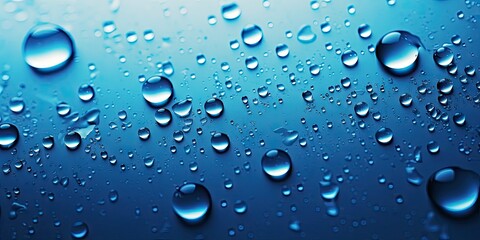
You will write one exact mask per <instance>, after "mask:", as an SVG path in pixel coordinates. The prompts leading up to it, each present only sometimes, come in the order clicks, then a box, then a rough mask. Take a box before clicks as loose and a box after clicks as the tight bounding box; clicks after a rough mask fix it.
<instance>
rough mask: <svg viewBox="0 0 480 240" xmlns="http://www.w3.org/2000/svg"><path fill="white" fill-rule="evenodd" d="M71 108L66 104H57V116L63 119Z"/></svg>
mask: <svg viewBox="0 0 480 240" xmlns="http://www.w3.org/2000/svg"><path fill="white" fill-rule="evenodd" d="M71 110H72V108H71V107H70V105H68V103H66V102H60V103H58V104H57V114H58V115H59V116H61V117H65V116H67V115H68V114H70V111H71Z"/></svg>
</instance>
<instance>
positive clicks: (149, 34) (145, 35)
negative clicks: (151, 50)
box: [143, 29, 155, 42]
mask: <svg viewBox="0 0 480 240" xmlns="http://www.w3.org/2000/svg"><path fill="white" fill-rule="evenodd" d="M143 39H145V41H147V42H149V41H152V40H153V39H155V33H154V32H153V30H152V29H147V30H145V31H143Z"/></svg>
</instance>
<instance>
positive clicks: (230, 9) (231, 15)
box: [222, 3, 242, 20]
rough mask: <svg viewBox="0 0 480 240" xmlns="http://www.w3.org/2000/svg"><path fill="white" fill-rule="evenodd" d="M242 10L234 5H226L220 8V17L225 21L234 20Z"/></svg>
mask: <svg viewBox="0 0 480 240" xmlns="http://www.w3.org/2000/svg"><path fill="white" fill-rule="evenodd" d="M240 14H242V10H241V9H240V7H239V6H238V4H236V3H227V4H224V5H223V6H222V17H223V18H224V19H226V20H234V19H237V18H238V17H240Z"/></svg>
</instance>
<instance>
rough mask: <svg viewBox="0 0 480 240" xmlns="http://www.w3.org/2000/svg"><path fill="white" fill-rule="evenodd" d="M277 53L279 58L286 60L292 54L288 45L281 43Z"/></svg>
mask: <svg viewBox="0 0 480 240" xmlns="http://www.w3.org/2000/svg"><path fill="white" fill-rule="evenodd" d="M275 52H276V53H277V56H278V57H279V58H286V57H288V55H289V54H290V49H289V48H288V46H287V45H286V44H283V43H281V44H278V45H277V47H276V48H275Z"/></svg>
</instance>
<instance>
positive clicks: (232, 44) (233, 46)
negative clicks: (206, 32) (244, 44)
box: [230, 39, 240, 50]
mask: <svg viewBox="0 0 480 240" xmlns="http://www.w3.org/2000/svg"><path fill="white" fill-rule="evenodd" d="M239 47H240V43H239V42H238V40H236V39H235V40H232V41H230V49H232V50H237V49H238V48H239Z"/></svg>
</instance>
